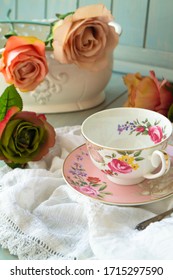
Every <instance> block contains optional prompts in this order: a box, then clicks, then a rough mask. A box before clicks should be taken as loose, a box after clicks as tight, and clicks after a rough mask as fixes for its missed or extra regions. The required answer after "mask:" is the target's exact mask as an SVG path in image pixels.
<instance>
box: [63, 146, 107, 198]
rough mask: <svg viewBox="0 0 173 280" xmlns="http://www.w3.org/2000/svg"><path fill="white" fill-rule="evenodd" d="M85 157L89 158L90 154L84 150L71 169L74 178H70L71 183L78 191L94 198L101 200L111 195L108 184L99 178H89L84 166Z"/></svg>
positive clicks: (76, 156) (80, 152) (78, 155)
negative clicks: (107, 190) (107, 189)
mask: <svg viewBox="0 0 173 280" xmlns="http://www.w3.org/2000/svg"><path fill="white" fill-rule="evenodd" d="M84 157H88V153H87V152H84V151H82V150H80V151H79V153H78V154H76V155H75V160H74V162H73V164H72V166H71V167H70V169H69V173H70V174H72V176H73V178H72V177H71V176H68V180H69V182H70V183H71V184H72V185H73V186H74V188H75V189H76V190H79V191H80V192H81V193H84V194H86V195H89V196H91V197H94V198H98V199H101V198H103V197H104V196H105V195H111V193H110V192H106V188H107V183H106V182H104V181H101V180H100V179H99V178H98V177H93V176H88V174H87V172H86V170H85V168H84V167H83V165H82V161H83V160H84Z"/></svg>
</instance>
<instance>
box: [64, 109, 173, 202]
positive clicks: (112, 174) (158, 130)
mask: <svg viewBox="0 0 173 280" xmlns="http://www.w3.org/2000/svg"><path fill="white" fill-rule="evenodd" d="M81 131H82V135H83V136H84V138H85V139H86V143H85V144H84V145H82V146H80V147H78V148H76V149H75V150H74V151H72V152H71V153H70V154H69V155H68V156H67V158H66V159H65V161H64V165H63V176H64V179H65V180H66V182H67V183H68V185H70V186H71V187H72V188H73V189H74V190H76V191H77V192H79V193H81V194H83V195H85V196H88V197H90V198H92V199H96V200H97V201H100V202H103V203H107V204H114V205H124V206H130V205H142V204H147V203H151V202H154V201H158V200H161V199H164V198H167V197H168V196H171V195H172V194H173V184H172V182H173V166H172V164H171V159H172V161H173V146H172V145H170V144H169V143H170V141H171V135H172V124H171V122H170V121H169V120H168V119H167V118H166V117H165V116H163V115H161V114H159V113H157V112H154V111H150V110H147V109H142V108H126V107H123V108H113V109H107V110H103V111H100V112H98V113H95V114H93V115H91V116H90V117H88V118H87V119H86V120H85V121H84V122H83V123H82V126H81Z"/></svg>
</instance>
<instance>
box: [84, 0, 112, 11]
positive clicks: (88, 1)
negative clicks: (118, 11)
mask: <svg viewBox="0 0 173 280" xmlns="http://www.w3.org/2000/svg"><path fill="white" fill-rule="evenodd" d="M111 2H112V1H111V0H79V6H85V5H90V4H100V3H102V4H104V5H105V6H106V8H107V9H109V10H110V9H111Z"/></svg>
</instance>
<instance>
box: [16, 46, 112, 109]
mask: <svg viewBox="0 0 173 280" xmlns="http://www.w3.org/2000/svg"><path fill="white" fill-rule="evenodd" d="M46 56H47V62H48V68H49V72H48V74H47V76H46V77H45V79H44V81H43V82H42V83H41V84H40V85H39V86H37V88H36V89H35V90H34V91H32V92H27V93H21V96H22V99H23V103H24V109H25V110H31V109H32V110H34V111H35V112H38V113H41V112H43V113H59V112H70V111H79V110H84V109H88V108H91V107H94V106H96V105H98V104H100V103H101V102H103V101H104V99H105V93H104V88H105V86H106V85H107V83H108V81H109V79H110V77H111V73H112V57H110V61H109V64H108V67H107V68H105V69H104V70H102V71H99V72H92V71H88V70H85V69H81V68H79V67H78V66H76V65H75V64H60V63H58V62H57V61H56V60H55V59H54V58H53V52H52V51H47V53H46Z"/></svg>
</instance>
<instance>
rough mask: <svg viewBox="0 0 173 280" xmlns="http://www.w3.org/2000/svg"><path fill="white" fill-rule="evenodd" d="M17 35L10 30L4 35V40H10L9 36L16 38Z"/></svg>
mask: <svg viewBox="0 0 173 280" xmlns="http://www.w3.org/2000/svg"><path fill="white" fill-rule="evenodd" d="M17 35H18V34H17V33H16V31H14V30H10V31H9V32H8V33H6V34H5V35H4V37H5V38H6V39H8V38H10V37H11V36H17Z"/></svg>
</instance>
